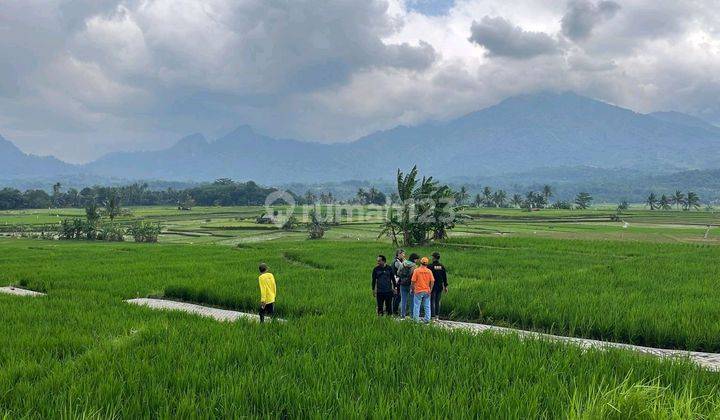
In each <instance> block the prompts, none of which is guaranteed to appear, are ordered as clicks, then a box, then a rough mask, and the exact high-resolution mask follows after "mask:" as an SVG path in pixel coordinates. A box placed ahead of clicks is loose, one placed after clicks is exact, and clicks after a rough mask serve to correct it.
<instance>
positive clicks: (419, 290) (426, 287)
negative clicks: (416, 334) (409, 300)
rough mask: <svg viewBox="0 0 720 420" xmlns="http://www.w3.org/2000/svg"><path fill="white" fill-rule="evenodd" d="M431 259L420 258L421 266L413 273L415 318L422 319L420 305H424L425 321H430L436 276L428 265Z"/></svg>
mask: <svg viewBox="0 0 720 420" xmlns="http://www.w3.org/2000/svg"><path fill="white" fill-rule="evenodd" d="M428 263H430V260H428V258H427V257H422V258H421V259H420V267H418V268H416V269H415V271H413V274H412V281H411V284H412V287H411V290H412V293H413V296H414V299H415V301H414V302H413V320H414V321H419V320H420V305H422V307H423V311H424V312H425V314H424V315H425V316H424V318H423V322H425V323H426V324H429V323H430V315H431V314H430V292H431V291H432V288H433V284H434V283H435V278H434V277H433V273H432V271H430V269H429V268H428V267H427V265H428Z"/></svg>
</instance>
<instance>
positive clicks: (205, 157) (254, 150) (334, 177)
mask: <svg viewBox="0 0 720 420" xmlns="http://www.w3.org/2000/svg"><path fill="white" fill-rule="evenodd" d="M6 147H7V146H6ZM13 147H14V146H13ZM17 152H19V151H16V152H14V153H17ZM23 156H26V159H30V160H32V161H33V162H35V163H37V162H45V165H40V166H41V168H40V167H39V168H38V171H42V172H43V173H52V172H53V171H72V170H75V171H80V172H83V173H89V174H94V175H97V176H101V177H107V178H114V179H118V178H122V179H162V180H177V181H193V182H199V181H207V180H213V179H215V178H221V177H227V178H234V179H238V180H248V179H252V180H255V181H257V182H259V183H263V184H272V185H274V184H284V183H292V182H301V183H317V182H334V181H344V180H351V179H357V180H367V179H385V180H390V179H392V178H393V176H394V174H395V171H396V170H397V168H404V169H407V168H410V167H411V166H412V165H414V164H416V163H417V164H418V165H419V166H420V168H421V170H422V172H423V173H424V174H430V175H434V176H436V177H439V178H443V179H448V178H453V177H490V176H499V175H502V174H519V173H528V172H533V171H536V170H541V169H543V168H567V167H593V168H597V169H598V170H628V171H637V172H640V173H644V174H665V173H672V172H677V171H685V170H704V169H717V168H718V167H720V129H718V128H717V127H715V126H713V125H711V124H709V123H706V122H704V121H702V120H700V119H697V118H694V117H690V116H687V115H684V114H679V113H655V114H651V115H644V114H639V113H636V112H633V111H631V110H628V109H624V108H620V107H617V106H613V105H610V104H607V103H604V102H600V101H597V100H593V99H589V98H586V97H582V96H579V95H576V94H574V93H561V94H555V93H539V94H533V95H521V96H517V97H513V98H509V99H506V100H505V101H503V102H501V103H499V104H497V105H495V106H492V107H489V108H486V109H483V110H480V111H477V112H473V113H470V114H468V115H465V116H463V117H460V118H457V119H454V120H451V121H447V122H439V123H428V124H423V125H419V126H415V127H405V126H400V127H396V128H393V129H391V130H386V131H380V132H377V133H374V134H371V135H369V136H366V137H363V138H361V139H359V140H356V141H353V142H348V143H336V144H321V143H314V142H303V141H298V140H292V139H275V138H271V137H268V136H263V135H261V134H258V133H256V132H254V131H253V130H252V129H251V128H250V127H248V126H241V127H239V128H238V129H236V130H234V131H233V132H231V133H229V134H227V135H226V136H223V137H221V138H219V139H217V140H215V141H207V140H206V139H205V138H204V137H203V136H202V135H199V134H194V135H191V136H188V137H185V138H183V139H182V140H180V141H179V142H178V143H177V144H176V145H174V146H173V147H170V148H168V149H165V150H161V151H152V152H126V153H112V154H109V155H107V156H104V157H103V158H101V159H98V160H97V161H94V162H91V163H89V164H86V165H82V166H79V167H73V166H71V165H67V164H63V163H62V162H60V161H57V160H56V159H52V158H37V157H27V155H23ZM33 159H35V160H33ZM37 159H45V160H44V161H42V160H40V161H38V160H37ZM37 164H39V163H37ZM20 169H22V171H23V172H22V173H27V166H25V165H22V168H17V169H16V170H18V171H19V170H20ZM6 172H7V171H6ZM18 173H20V172H18ZM0 175H1V174H0ZM6 177H7V175H6V176H4V177H3V176H0V179H3V178H6Z"/></svg>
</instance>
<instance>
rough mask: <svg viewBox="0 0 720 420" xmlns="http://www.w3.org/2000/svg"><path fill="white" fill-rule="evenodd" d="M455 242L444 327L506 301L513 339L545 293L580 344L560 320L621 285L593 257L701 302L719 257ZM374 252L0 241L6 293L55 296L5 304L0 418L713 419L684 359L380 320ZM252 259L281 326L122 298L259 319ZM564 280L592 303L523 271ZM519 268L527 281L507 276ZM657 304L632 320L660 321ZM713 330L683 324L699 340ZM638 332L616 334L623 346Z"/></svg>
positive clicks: (702, 376) (703, 381)
mask: <svg viewBox="0 0 720 420" xmlns="http://www.w3.org/2000/svg"><path fill="white" fill-rule="evenodd" d="M463 246H466V247H461V246H454V247H453V246H448V247H446V248H443V249H441V252H442V253H443V254H444V256H443V259H445V260H446V263H447V265H448V266H449V269H450V273H451V277H450V280H451V293H450V294H449V295H448V296H447V298H446V300H445V301H444V308H445V310H446V311H447V312H446V315H451V314H455V315H454V316H456V317H460V316H466V317H472V316H473V313H472V312H470V311H469V310H468V311H467V312H463V310H464V308H466V306H464V305H468V306H467V307H473V306H470V305H479V307H480V308H481V309H482V308H489V307H490V306H488V305H490V303H491V302H493V301H506V302H507V303H506V308H507V311H508V312H507V314H508V315H507V318H503V315H502V314H501V313H499V312H498V313H497V315H495V318H494V320H496V321H498V322H506V323H513V322H514V321H513V320H512V318H511V317H510V316H509V314H511V312H510V309H511V308H517V307H521V306H523V305H527V304H528V299H530V298H532V297H534V296H537V295H538V294H541V293H542V294H541V296H543V298H544V299H550V298H553V299H555V300H548V301H547V302H548V305H549V306H552V307H553V308H556V309H557V310H555V311H546V312H547V313H551V314H552V315H551V316H549V317H548V319H547V322H548V324H542V323H540V322H537V323H536V326H537V327H538V328H541V327H542V328H553V327H552V325H555V324H557V325H562V323H561V322H560V321H562V320H564V322H565V324H566V325H568V326H572V327H573V330H572V332H573V333H576V334H581V333H582V331H581V330H580V329H579V328H574V327H575V326H574V325H573V322H574V319H575V318H573V317H570V316H569V315H570V314H573V313H578V314H580V313H582V311H583V308H586V309H589V310H587V311H586V312H587V316H588V318H590V317H595V318H597V319H598V321H596V322H597V323H606V324H609V323H611V322H613V320H614V319H616V318H613V317H612V316H610V315H612V314H609V313H608V312H600V311H594V310H592V309H594V308H593V307H591V306H587V305H588V304H589V302H594V301H597V302H600V303H602V302H604V303H605V304H608V305H609V304H610V300H611V299H610V298H611V295H610V292H611V290H612V289H613V288H614V287H617V285H616V284H614V283H611V282H609V281H610V279H611V278H612V279H615V276H609V275H608V274H607V272H605V271H602V270H596V269H595V268H594V267H595V266H596V265H598V264H600V263H599V262H598V261H606V264H609V265H611V266H616V265H617V266H618V267H616V268H615V269H616V270H619V269H620V268H619V267H620V266H621V265H623V264H630V265H632V264H638V266H637V267H636V269H637V270H640V269H641V267H642V265H643V264H646V262H647V261H645V260H642V259H641V257H643V256H646V257H647V258H650V256H652V255H654V256H655V257H654V260H655V261H656V262H657V261H659V260H663V259H667V260H670V261H676V260H677V262H678V263H679V264H680V266H679V267H678V268H676V270H675V271H669V273H670V274H669V275H674V276H675V277H676V278H681V279H685V278H687V280H683V282H684V285H685V287H684V288H682V287H678V288H677V290H674V293H680V295H679V296H680V297H682V299H684V300H685V301H686V302H691V303H695V302H697V301H699V300H700V301H701V300H702V299H703V298H704V297H703V296H704V295H703V294H699V293H697V290H699V289H700V287H701V286H703V285H705V283H704V277H702V274H703V273H708V275H711V274H712V271H711V270H710V271H702V270H699V269H695V268H692V267H694V266H695V264H700V263H701V262H702V261H705V263H706V264H709V261H710V260H711V259H712V258H714V256H715V251H714V250H705V249H700V251H701V252H700V253H699V254H696V253H694V252H691V251H693V250H694V249H693V248H687V247H682V246H679V247H678V246H656V245H649V246H648V247H644V246H642V245H641V244H638V245H636V246H635V245H634V246H633V247H630V248H621V247H620V246H619V245H618V246H617V247H616V246H615V245H613V244H609V243H590V242H588V243H584V242H578V243H569V242H568V243H560V242H557V241H548V240H510V241H492V240H489V239H485V240H475V241H468V242H467V243H466V244H463ZM419 251H421V252H422V253H427V252H428V251H430V250H429V249H420V250H419ZM380 252H384V253H385V254H390V253H391V250H389V249H387V247H386V246H385V245H382V244H379V243H368V242H359V243H355V242H340V241H319V242H275V243H264V244H255V245H252V246H250V245H247V246H244V247H243V248H230V247H220V246H200V245H198V246H190V245H163V244H155V245H144V244H132V243H124V244H106V243H92V244H86V243H65V242H62V243H58V242H40V241H0V267H2V272H1V273H0V284H7V283H17V282H20V281H21V280H22V281H25V282H27V284H28V285H29V286H30V287H32V286H33V285H34V284H42V285H43V286H44V287H45V288H46V289H47V291H48V293H49V294H48V296H45V297H42V298H33V299H21V298H17V297H12V296H3V295H0V309H1V310H0V337H2V345H1V346H0V413H2V414H0V417H2V416H3V415H5V416H8V417H11V418H18V417H25V416H28V417H57V416H63V415H64V416H67V417H83V416H85V417H103V418H105V417H119V418H138V417H140V418H149V417H152V418H170V417H173V418H176V417H220V416H222V417H243V416H247V417H263V418H268V417H269V418H275V417H278V418H280V417H285V416H287V417H290V418H297V417H309V418H327V417H332V418H388V417H425V418H426V417H432V418H438V417H457V418H478V417H481V418H508V417H510V418H538V417H540V418H555V417H575V418H598V417H601V418H602V417H609V416H613V415H616V414H614V413H616V411H610V410H612V409H610V408H609V407H611V406H612V407H614V408H615V409H617V410H619V411H617V413H619V414H617V415H616V416H617V417H618V418H633V417H642V416H646V417H648V418H650V417H651V418H658V417H673V416H678V415H679V416H680V417H684V416H683V415H684V414H691V416H694V417H703V416H704V417H712V416H716V415H717V413H718V411H717V410H718V401H717V398H716V395H717V391H718V386H719V385H720V378H719V377H718V375H717V374H715V373H712V372H706V371H702V370H700V369H699V368H697V367H695V366H694V365H692V364H690V363H687V362H670V361H661V360H657V359H654V358H651V357H646V356H640V355H636V354H633V353H629V352H624V351H617V350H614V351H607V352H605V351H595V350H590V351H587V350H582V349H579V348H576V347H572V346H564V345H560V344H556V343H548V342H543V341H537V340H530V341H525V340H520V339H519V338H517V337H512V336H496V335H492V334H483V335H480V336H473V335H470V334H466V333H462V332H448V331H444V330H440V329H435V328H427V327H423V326H419V325H413V324H410V323H400V322H396V321H394V320H391V319H378V318H377V317H376V316H375V315H374V307H373V305H374V301H373V298H372V295H371V291H370V271H371V269H372V264H373V261H374V256H375V255H376V254H377V253H380ZM688 254H695V255H696V257H690V256H689V255H688ZM693 258H697V259H698V261H696V262H694V263H692V264H690V265H688V266H683V265H682V264H687V261H688V260H689V261H694V260H693ZM260 261H264V262H266V263H268V264H269V266H270V268H271V271H272V272H273V273H274V274H275V275H276V278H277V281H278V288H279V293H278V301H277V306H278V311H279V313H280V314H282V316H283V317H284V318H287V319H288V322H287V323H284V324H265V325H258V324H254V323H250V322H244V321H239V322H236V323H233V324H227V323H217V322H214V321H212V320H208V319H205V318H200V317H196V316H192V315H188V314H184V313H178V312H164V311H154V310H151V309H148V308H143V307H135V306H131V305H127V304H126V303H124V302H123V299H126V298H131V297H136V296H148V295H163V294H165V295H174V296H175V297H176V298H184V299H189V300H205V301H210V302H211V303H213V304H215V305H219V306H223V307H232V308H236V309H242V310H248V311H254V310H256V306H257V300H258V293H259V292H258V286H257V264H258V263H259V262H260ZM523 261H525V262H523ZM570 264H579V266H578V267H575V268H574V270H581V269H583V268H585V269H587V270H586V272H587V273H600V274H599V277H592V276H590V277H582V279H584V280H586V282H587V286H586V287H585V288H581V287H580V284H581V283H580V282H578V283H564V282H563V280H562V278H561V279H560V280H556V279H555V278H554V277H552V276H551V280H546V281H544V282H540V283H536V282H529V280H531V279H532V277H533V276H532V275H531V274H532V273H537V274H538V275H543V274H545V275H547V271H548V270H551V269H553V270H557V269H565V270H571V269H572V268H571V267H569V265H570ZM667 264H670V263H669V262H668V263H667ZM566 265H568V267H565V266H566ZM563 267H564V268H563ZM668 267H669V265H668ZM683 267H690V268H683ZM513 270H518V271H519V272H520V274H522V273H524V274H525V276H524V277H523V276H521V275H518V276H515V277H513V276H511V275H510V273H511V272H512V271H513ZM698 270H699V271H698ZM673 273H674V274H673ZM625 274H626V273H623V275H625ZM504 276H509V280H506V283H505V289H504V290H505V293H506V294H505V295H503V293H501V291H502V290H503V287H502V286H503V280H502V278H503V277H504ZM583 276H584V275H583ZM523 279H527V281H526V283H525V284H526V285H527V288H528V291H525V290H524V289H522V288H521V287H520V285H521V284H522V281H523ZM621 280H622V278H620V280H616V281H621ZM641 280H642V279H641V278H639V277H638V278H634V279H633V281H631V282H629V283H627V284H625V285H624V286H623V287H624V288H625V289H621V290H630V291H632V290H638V291H639V292H642V293H647V294H648V295H652V294H653V293H656V292H657V290H658V288H657V286H656V284H657V282H650V283H649V284H648V283H644V282H642V281H641ZM569 284H572V285H573V287H572V288H568V287H567V286H568V285H569ZM593 288H594V289H595V290H596V292H595V293H592V290H593ZM545 289H547V290H545ZM685 289H687V290H688V291H686V292H683V290H685ZM660 290H661V291H662V289H660ZM491 292H492V293H491ZM665 293H667V292H665V291H662V293H661V296H659V297H657V298H655V299H650V300H647V301H646V300H643V301H632V302H631V304H633V305H640V306H639V308H640V309H642V310H649V309H652V308H654V307H657V308H658V309H657V311H659V312H660V311H663V310H664V311H673V310H674V309H673V308H675V305H674V304H673V303H672V299H669V298H668V295H667V294H665ZM683 293H684V294H683ZM705 293H714V292H712V291H710V292H707V291H705ZM181 295H182V296H181ZM615 297H617V293H616V294H615ZM466 302H474V303H473V304H470V303H466ZM553 305H554V306H553ZM626 305H627V303H626ZM537 307H542V305H540V303H537ZM700 308H701V310H703V308H704V307H703V306H700ZM515 310H518V309H515ZM636 311H637V312H638V313H641V312H642V311H641V310H639V309H636ZM483 313H484V314H485V313H487V311H483ZM677 313H679V314H683V312H677ZM463 314H464V315H463ZM710 316H712V315H711V314H710V313H709V312H705V313H704V314H700V315H699V316H698V315H695V317H696V318H694V319H697V320H700V321H699V322H701V323H702V325H703V326H704V327H705V328H708V329H709V330H712V326H711V324H712V319H711V318H710ZM703 317H704V319H705V320H704V321H703ZM483 319H487V318H485V315H483ZM538 319H540V318H538ZM641 321H642V318H641V317H640V318H636V319H630V320H628V322H626V323H623V324H622V328H624V329H625V330H626V331H633V330H634V329H636V328H638V327H640V326H641V324H640V322H641ZM543 325H545V326H543ZM651 332H654V333H656V334H657V332H658V331H657V330H656V331H652V330H651ZM647 413H649V414H648V415H646V414H647Z"/></svg>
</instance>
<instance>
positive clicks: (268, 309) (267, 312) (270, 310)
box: [260, 303, 275, 322]
mask: <svg viewBox="0 0 720 420" xmlns="http://www.w3.org/2000/svg"><path fill="white" fill-rule="evenodd" d="M274 313H275V304H274V303H266V304H265V307H264V308H263V307H262V306H261V307H260V322H265V316H269V317H270V318H272V316H273V314H274Z"/></svg>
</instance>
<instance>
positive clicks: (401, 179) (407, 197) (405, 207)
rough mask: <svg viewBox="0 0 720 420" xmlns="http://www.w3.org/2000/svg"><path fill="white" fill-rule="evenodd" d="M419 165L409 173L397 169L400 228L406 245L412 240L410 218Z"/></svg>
mask: <svg viewBox="0 0 720 420" xmlns="http://www.w3.org/2000/svg"><path fill="white" fill-rule="evenodd" d="M417 174H418V170H417V166H413V168H412V169H411V170H410V172H408V173H407V174H403V172H402V171H401V170H400V169H398V171H397V194H398V198H399V199H400V206H401V207H400V216H399V228H400V231H401V232H402V235H403V243H405V244H406V245H408V244H410V243H411V242H412V237H411V228H412V226H411V224H412V221H411V220H410V216H411V214H410V213H411V212H412V206H413V203H412V202H411V200H412V198H413V192H414V191H415V185H417Z"/></svg>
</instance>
